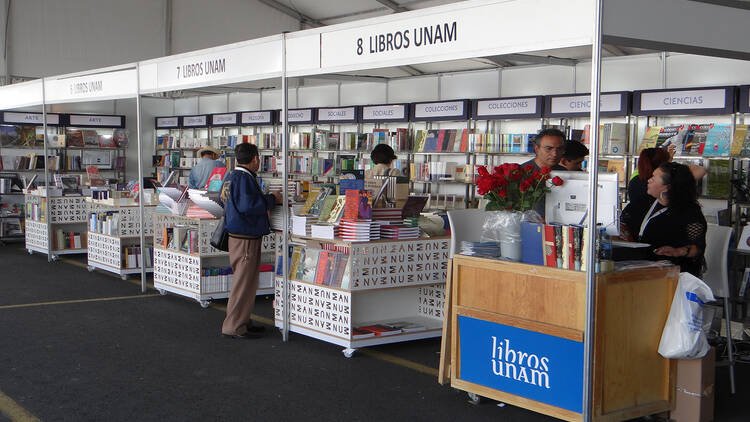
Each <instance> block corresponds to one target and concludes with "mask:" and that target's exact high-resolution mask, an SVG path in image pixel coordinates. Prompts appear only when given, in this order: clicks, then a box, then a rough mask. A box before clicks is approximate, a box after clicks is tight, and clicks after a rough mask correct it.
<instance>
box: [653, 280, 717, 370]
mask: <svg viewBox="0 0 750 422" xmlns="http://www.w3.org/2000/svg"><path fill="white" fill-rule="evenodd" d="M713 300H714V295H713V293H712V292H711V288H710V287H708V285H707V284H706V283H704V282H703V281H702V280H701V279H699V278H698V277H696V276H694V275H692V274H690V273H680V281H679V283H678V284H677V289H676V290H675V292H674V298H673V299H672V306H671V307H670V309H669V317H668V318H667V323H666V325H665V326H664V331H662V333H661V341H660V342H659V354H660V355H662V356H664V357H665V358H667V359H699V358H702V357H703V356H705V355H706V353H708V349H709V346H708V341H707V340H706V334H705V333H704V332H703V305H704V304H705V303H706V302H711V301H713Z"/></svg>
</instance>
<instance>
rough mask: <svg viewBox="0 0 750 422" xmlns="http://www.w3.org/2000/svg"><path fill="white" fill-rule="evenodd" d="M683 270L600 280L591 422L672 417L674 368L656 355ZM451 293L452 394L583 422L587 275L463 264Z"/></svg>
mask: <svg viewBox="0 0 750 422" xmlns="http://www.w3.org/2000/svg"><path fill="white" fill-rule="evenodd" d="M678 277H679V268H677V267H662V268H642V269H632V270H626V271H617V272H609V273H602V274H599V275H598V276H597V289H596V297H597V301H596V311H595V321H596V322H595V325H596V329H595V335H594V357H593V361H594V362H593V365H594V368H593V374H594V375H593V376H594V380H593V401H592V406H593V408H592V409H591V410H592V416H593V418H594V419H595V420H625V419H631V418H636V417H639V416H645V415H650V414H655V413H660V412H665V411H668V410H670V409H671V407H672V405H673V403H674V375H675V371H674V364H673V362H672V361H670V360H668V359H664V358H662V357H661V356H660V355H659V354H658V353H657V349H658V346H659V340H660V338H661V332H662V329H663V327H664V323H665V322H666V320H667V315H668V313H669V307H670V304H671V302H672V296H673V294H674V290H675V287H676V285H677V280H678ZM451 284H452V286H451V290H450V294H451V297H450V308H449V309H450V311H449V312H450V313H449V315H448V316H449V318H450V320H449V324H450V332H449V335H450V341H449V345H450V378H451V385H452V386H453V387H455V388H458V389H461V390H464V391H467V392H470V393H474V394H477V395H479V396H483V397H488V398H492V399H495V400H499V401H502V402H505V403H509V404H512V405H515V406H519V407H523V408H526V409H530V410H533V411H536V412H539V413H543V414H547V415H550V416H554V417H556V418H560V419H564V420H570V421H578V420H582V402H583V400H582V396H583V356H584V347H583V338H584V327H585V312H586V274H585V273H583V272H576V271H568V270H561V269H557V268H549V267H543V266H534V265H526V264H520V263H514V262H507V261H499V260H493V259H485V258H476V257H468V256H462V255H456V256H455V257H454V258H453V264H452V278H451Z"/></svg>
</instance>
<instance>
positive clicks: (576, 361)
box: [458, 315, 583, 413]
mask: <svg viewBox="0 0 750 422" xmlns="http://www.w3.org/2000/svg"><path fill="white" fill-rule="evenodd" d="M458 329H459V342H460V344H459V347H460V367H459V368H460V374H459V378H460V379H462V380H464V381H468V382H472V383H475V384H479V385H483V386H485V387H489V388H493V389H496V390H499V391H503V392H506V393H510V394H514V395H517V396H520V397H524V398H527V399H531V400H536V401H539V402H542V403H545V404H549V405H552V406H556V407H559V408H562V409H566V410H570V411H573V412H578V413H580V412H581V411H582V395H583V343H581V342H578V341H572V340H568V339H564V338H560V337H555V336H550V335H547V334H542V333H537V332H534V331H529V330H524V329H521V328H516V327H510V326H507V325H502V324H496V323H493V322H489V321H483V320H479V319H476V318H471V317H466V316H462V315H459V317H458Z"/></svg>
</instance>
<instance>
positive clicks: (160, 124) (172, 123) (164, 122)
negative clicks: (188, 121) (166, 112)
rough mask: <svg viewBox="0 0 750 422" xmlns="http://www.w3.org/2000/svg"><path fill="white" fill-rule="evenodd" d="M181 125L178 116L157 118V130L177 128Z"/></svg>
mask: <svg viewBox="0 0 750 422" xmlns="http://www.w3.org/2000/svg"><path fill="white" fill-rule="evenodd" d="M179 125H180V118H179V117H177V116H172V117H157V118H156V128H157V129H162V128H171V127H177V126H179Z"/></svg>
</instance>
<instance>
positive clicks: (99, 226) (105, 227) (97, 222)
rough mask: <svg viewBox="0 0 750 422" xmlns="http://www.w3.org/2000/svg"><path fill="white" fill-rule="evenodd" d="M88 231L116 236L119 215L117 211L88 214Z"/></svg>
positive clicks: (118, 229)
mask: <svg viewBox="0 0 750 422" xmlns="http://www.w3.org/2000/svg"><path fill="white" fill-rule="evenodd" d="M89 231H90V232H94V233H99V234H104V235H107V236H117V235H118V234H119V232H120V213H119V212H117V211H102V212H92V213H89Z"/></svg>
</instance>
